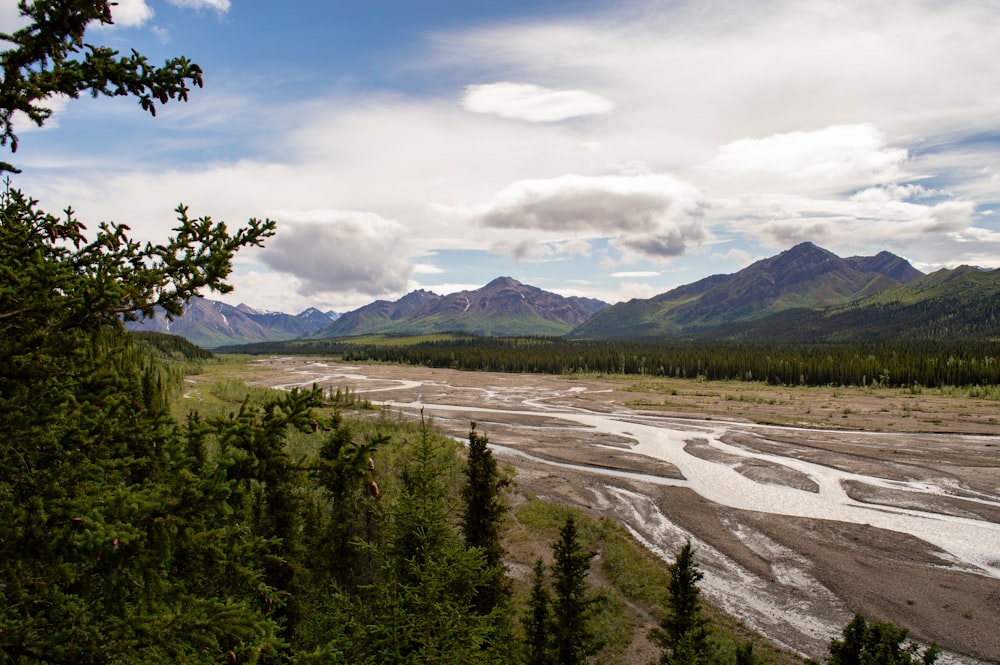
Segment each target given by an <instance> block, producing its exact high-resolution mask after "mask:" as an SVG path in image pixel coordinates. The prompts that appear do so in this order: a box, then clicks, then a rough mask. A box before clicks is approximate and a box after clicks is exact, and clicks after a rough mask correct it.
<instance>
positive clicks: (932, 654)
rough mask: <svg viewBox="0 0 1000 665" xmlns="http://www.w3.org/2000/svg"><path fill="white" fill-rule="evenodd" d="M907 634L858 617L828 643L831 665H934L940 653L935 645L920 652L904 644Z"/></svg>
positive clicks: (904, 631) (901, 629) (915, 647)
mask: <svg viewBox="0 0 1000 665" xmlns="http://www.w3.org/2000/svg"><path fill="white" fill-rule="evenodd" d="M908 633H909V631H907V630H906V629H905V628H900V627H898V626H896V625H895V624H892V623H887V622H883V621H873V622H868V621H867V620H865V618H864V617H863V616H862V615H861V614H857V613H856V614H855V615H854V618H853V619H851V621H850V622H848V624H847V625H846V626H844V630H843V631H842V635H843V639H839V640H838V639H834V640H831V641H830V660H829V661H828V662H829V663H830V665H918V664H922V665H933V663H935V662H936V661H937V659H938V656H939V655H940V653H941V650H940V649H939V648H938V647H937V645H935V644H932V645H931V646H929V647H927V648H926V649H924V651H923V653H921V652H920V647H919V646H918V645H917V644H914V643H912V642H911V643H909V644H906V636H907V635H908Z"/></svg>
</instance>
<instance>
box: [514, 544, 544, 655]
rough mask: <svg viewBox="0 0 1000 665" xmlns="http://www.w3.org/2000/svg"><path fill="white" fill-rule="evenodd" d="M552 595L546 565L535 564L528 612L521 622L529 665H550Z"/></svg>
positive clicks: (539, 561)
mask: <svg viewBox="0 0 1000 665" xmlns="http://www.w3.org/2000/svg"><path fill="white" fill-rule="evenodd" d="M551 604H552V594H551V593H550V592H549V587H548V585H547V584H546V582H545V563H544V562H543V561H542V560H541V559H538V560H537V561H536V562H535V569H534V574H533V576H532V578H531V596H530V597H529V599H528V612H527V614H526V615H525V616H524V618H523V619H522V620H521V625H522V627H523V630H524V653H525V661H526V664H527V665H548V663H550V662H552V661H551V658H550V653H551V649H550V645H551V621H552V612H551Z"/></svg>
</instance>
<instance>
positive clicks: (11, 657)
mask: <svg viewBox="0 0 1000 665" xmlns="http://www.w3.org/2000/svg"><path fill="white" fill-rule="evenodd" d="M110 8H111V3H110V2H108V1H107V0H73V1H64V0H36V1H35V2H27V1H25V0H22V1H20V2H19V3H18V9H19V11H20V13H21V15H22V16H23V17H24V18H25V19H26V25H25V27H23V28H22V29H20V30H18V31H16V32H14V33H12V34H0V42H2V43H3V46H4V47H5V50H4V51H3V53H2V54H0V56H2V57H0V66H2V68H3V74H2V76H0V145H9V146H10V148H11V149H12V151H14V150H16V149H17V145H18V141H17V136H16V135H15V133H14V131H13V124H12V119H13V117H14V114H15V113H16V112H18V111H20V112H23V113H25V114H26V115H27V117H28V118H29V119H30V120H31V121H33V122H35V123H36V124H37V125H42V124H44V122H45V120H46V119H47V118H48V116H49V113H50V111H49V110H48V109H47V108H46V107H45V104H44V102H45V100H46V99H47V98H49V97H50V96H51V95H53V94H63V95H67V96H69V97H77V96H78V95H80V94H82V93H84V92H86V93H92V94H93V95H95V96H99V95H116V96H117V95H132V96H135V97H137V98H138V99H139V102H140V105H141V106H142V108H143V109H145V110H147V111H149V112H151V113H153V112H155V109H156V105H157V103H166V102H168V101H169V100H170V99H179V100H186V98H187V93H188V90H189V86H191V85H195V86H200V85H201V70H200V69H199V68H198V67H197V65H194V64H193V63H190V62H189V61H187V60H186V59H184V58H175V59H173V60H170V61H168V62H167V63H166V64H165V66H164V67H160V68H156V67H152V66H150V65H149V63H148V62H147V61H146V59H145V58H144V57H143V56H141V55H140V54H138V53H134V52H133V54H132V55H131V56H128V57H124V58H119V57H118V56H117V54H116V53H115V52H113V51H111V50H109V49H106V48H99V47H98V48H93V47H89V46H85V41H84V34H85V32H86V31H87V29H88V28H89V27H91V26H92V25H94V24H95V22H96V23H110V20H111V13H110ZM0 170H9V171H15V170H16V169H14V168H13V167H12V166H11V165H10V164H7V163H0ZM177 215H178V225H177V227H176V228H175V229H174V235H173V237H172V238H170V239H169V240H167V241H166V242H164V243H163V244H159V245H153V244H141V243H138V242H136V241H134V240H132V239H131V238H130V237H129V236H128V232H127V227H125V226H123V225H120V224H115V223H102V224H100V225H99V226H98V228H97V230H96V232H94V233H93V235H92V236H91V237H89V238H88V236H87V235H86V233H85V230H86V228H85V226H84V224H83V223H82V222H81V221H80V220H78V219H77V218H76V216H75V215H74V214H73V212H72V210H71V209H69V208H67V209H66V211H65V212H64V213H63V214H62V215H59V216H56V215H52V214H49V213H47V212H45V211H42V210H40V209H39V208H38V206H37V202H35V201H34V200H32V199H31V198H30V197H28V196H26V195H25V194H23V193H22V192H20V191H18V190H16V189H13V188H11V187H10V185H9V181H8V186H7V187H6V188H5V190H4V191H3V192H2V193H0V432H3V436H4V441H3V446H0V514H2V515H3V516H4V519H3V520H0V594H2V596H3V603H0V661H4V662H8V661H11V662H54V663H60V662H64V663H89V662H122V663H127V662H142V663H157V662H216V661H219V660H225V659H230V660H254V659H258V658H260V657H261V656H264V655H267V654H274V653H276V650H277V648H278V647H279V646H280V640H279V639H278V638H277V637H276V626H275V623H274V621H273V620H272V619H271V618H269V617H268V616H266V612H265V611H263V610H262V609H261V607H262V605H265V604H266V603H268V602H272V603H273V602H276V600H277V594H276V591H275V589H274V588H273V587H272V586H271V585H269V584H268V583H267V581H266V579H265V576H264V561H265V556H266V549H265V544H264V542H263V541H262V539H260V538H259V537H258V536H257V535H255V534H254V533H252V532H251V531H248V530H247V528H246V525H245V524H243V523H240V522H237V521H235V520H233V519H232V515H233V508H234V506H233V490H234V484H233V482H232V481H231V480H229V478H228V477H227V471H226V470H227V468H228V466H229V463H230V462H231V461H232V460H231V459H228V458H226V457H225V456H215V457H210V456H208V455H207V454H205V453H206V450H205V447H204V446H203V445H202V444H203V443H204V441H205V438H206V436H207V434H206V427H207V425H206V424H205V423H203V422H199V421H197V420H192V421H191V422H190V423H189V426H188V428H187V429H186V430H185V429H182V428H180V427H179V426H178V425H177V424H176V423H175V422H173V421H172V419H171V418H170V416H169V414H168V413H167V411H166V406H165V405H166V404H167V403H168V401H169V397H170V395H169V394H168V391H169V390H170V388H171V384H170V382H169V381H168V382H164V380H163V379H164V377H165V376H166V375H167V373H164V372H161V371H160V370H161V369H162V365H159V364H158V363H157V362H155V361H153V360H151V359H150V356H149V354H148V352H147V351H144V350H143V349H141V348H139V347H137V346H136V345H135V344H134V343H133V339H132V338H131V337H130V336H128V335H127V334H126V333H125V331H124V326H123V324H122V320H123V319H135V318H137V317H138V316H139V315H151V314H152V313H153V312H154V310H155V309H156V308H157V307H161V308H163V309H164V310H165V311H166V312H167V313H168V314H169V315H171V316H176V315H179V314H181V313H182V311H183V309H184V306H185V305H186V304H187V303H188V302H189V300H190V299H191V298H192V297H193V296H195V295H197V294H198V292H199V291H200V290H201V289H203V288H209V289H216V290H219V291H227V290H230V287H229V286H228V285H227V284H226V283H225V279H226V277H227V276H228V275H229V273H230V271H231V270H232V259H233V256H234V253H235V252H236V251H237V250H238V249H240V248H241V247H245V246H248V245H259V244H260V243H261V242H262V241H263V240H264V239H265V238H267V237H268V236H270V235H271V234H273V231H274V223H273V222H270V221H264V222H258V221H256V220H251V222H250V223H249V224H248V225H247V227H246V228H244V229H240V230H237V231H236V232H235V233H230V232H229V230H228V229H227V228H226V226H225V225H224V224H218V223H215V222H213V221H212V220H211V219H210V218H208V217H203V218H200V219H196V218H192V217H190V216H189V215H188V211H187V208H185V207H183V206H179V207H178V208H177Z"/></svg>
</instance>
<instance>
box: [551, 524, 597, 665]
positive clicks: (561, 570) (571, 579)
mask: <svg viewBox="0 0 1000 665" xmlns="http://www.w3.org/2000/svg"><path fill="white" fill-rule="evenodd" d="M552 554H553V562H552V577H553V580H554V581H553V589H554V591H555V599H554V602H553V606H552V614H553V623H552V633H553V634H552V638H553V650H554V654H555V662H556V663H558V665H577V664H578V663H583V662H585V661H586V658H587V656H589V655H590V654H591V653H592V652H593V651H594V648H595V646H596V644H595V641H594V634H593V632H592V631H591V630H590V628H589V626H588V625H587V624H588V621H587V620H588V618H589V617H588V609H589V606H590V600H589V599H588V597H587V591H588V587H587V574H588V572H589V571H590V560H591V559H592V558H593V557H594V555H595V553H594V552H591V551H589V550H586V549H584V547H583V545H582V544H581V543H580V537H579V534H578V533H577V528H576V521H575V520H574V519H573V516H572V515H569V516H568V517H567V518H566V522H565V523H564V524H563V526H562V528H561V529H560V530H559V540H558V541H556V543H555V544H554V545H553V546H552Z"/></svg>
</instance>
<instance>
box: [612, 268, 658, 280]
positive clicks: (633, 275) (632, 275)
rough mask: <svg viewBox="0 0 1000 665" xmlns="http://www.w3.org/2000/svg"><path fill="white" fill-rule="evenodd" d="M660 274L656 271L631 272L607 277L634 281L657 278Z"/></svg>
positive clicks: (615, 273)
mask: <svg viewBox="0 0 1000 665" xmlns="http://www.w3.org/2000/svg"><path fill="white" fill-rule="evenodd" d="M661 274H663V273H661V272H659V271H657V270H633V271H631V272H627V271H626V272H613V273H611V274H610V275H609V277H615V278H628V279H636V278H639V277H659V276H660V275H661Z"/></svg>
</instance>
